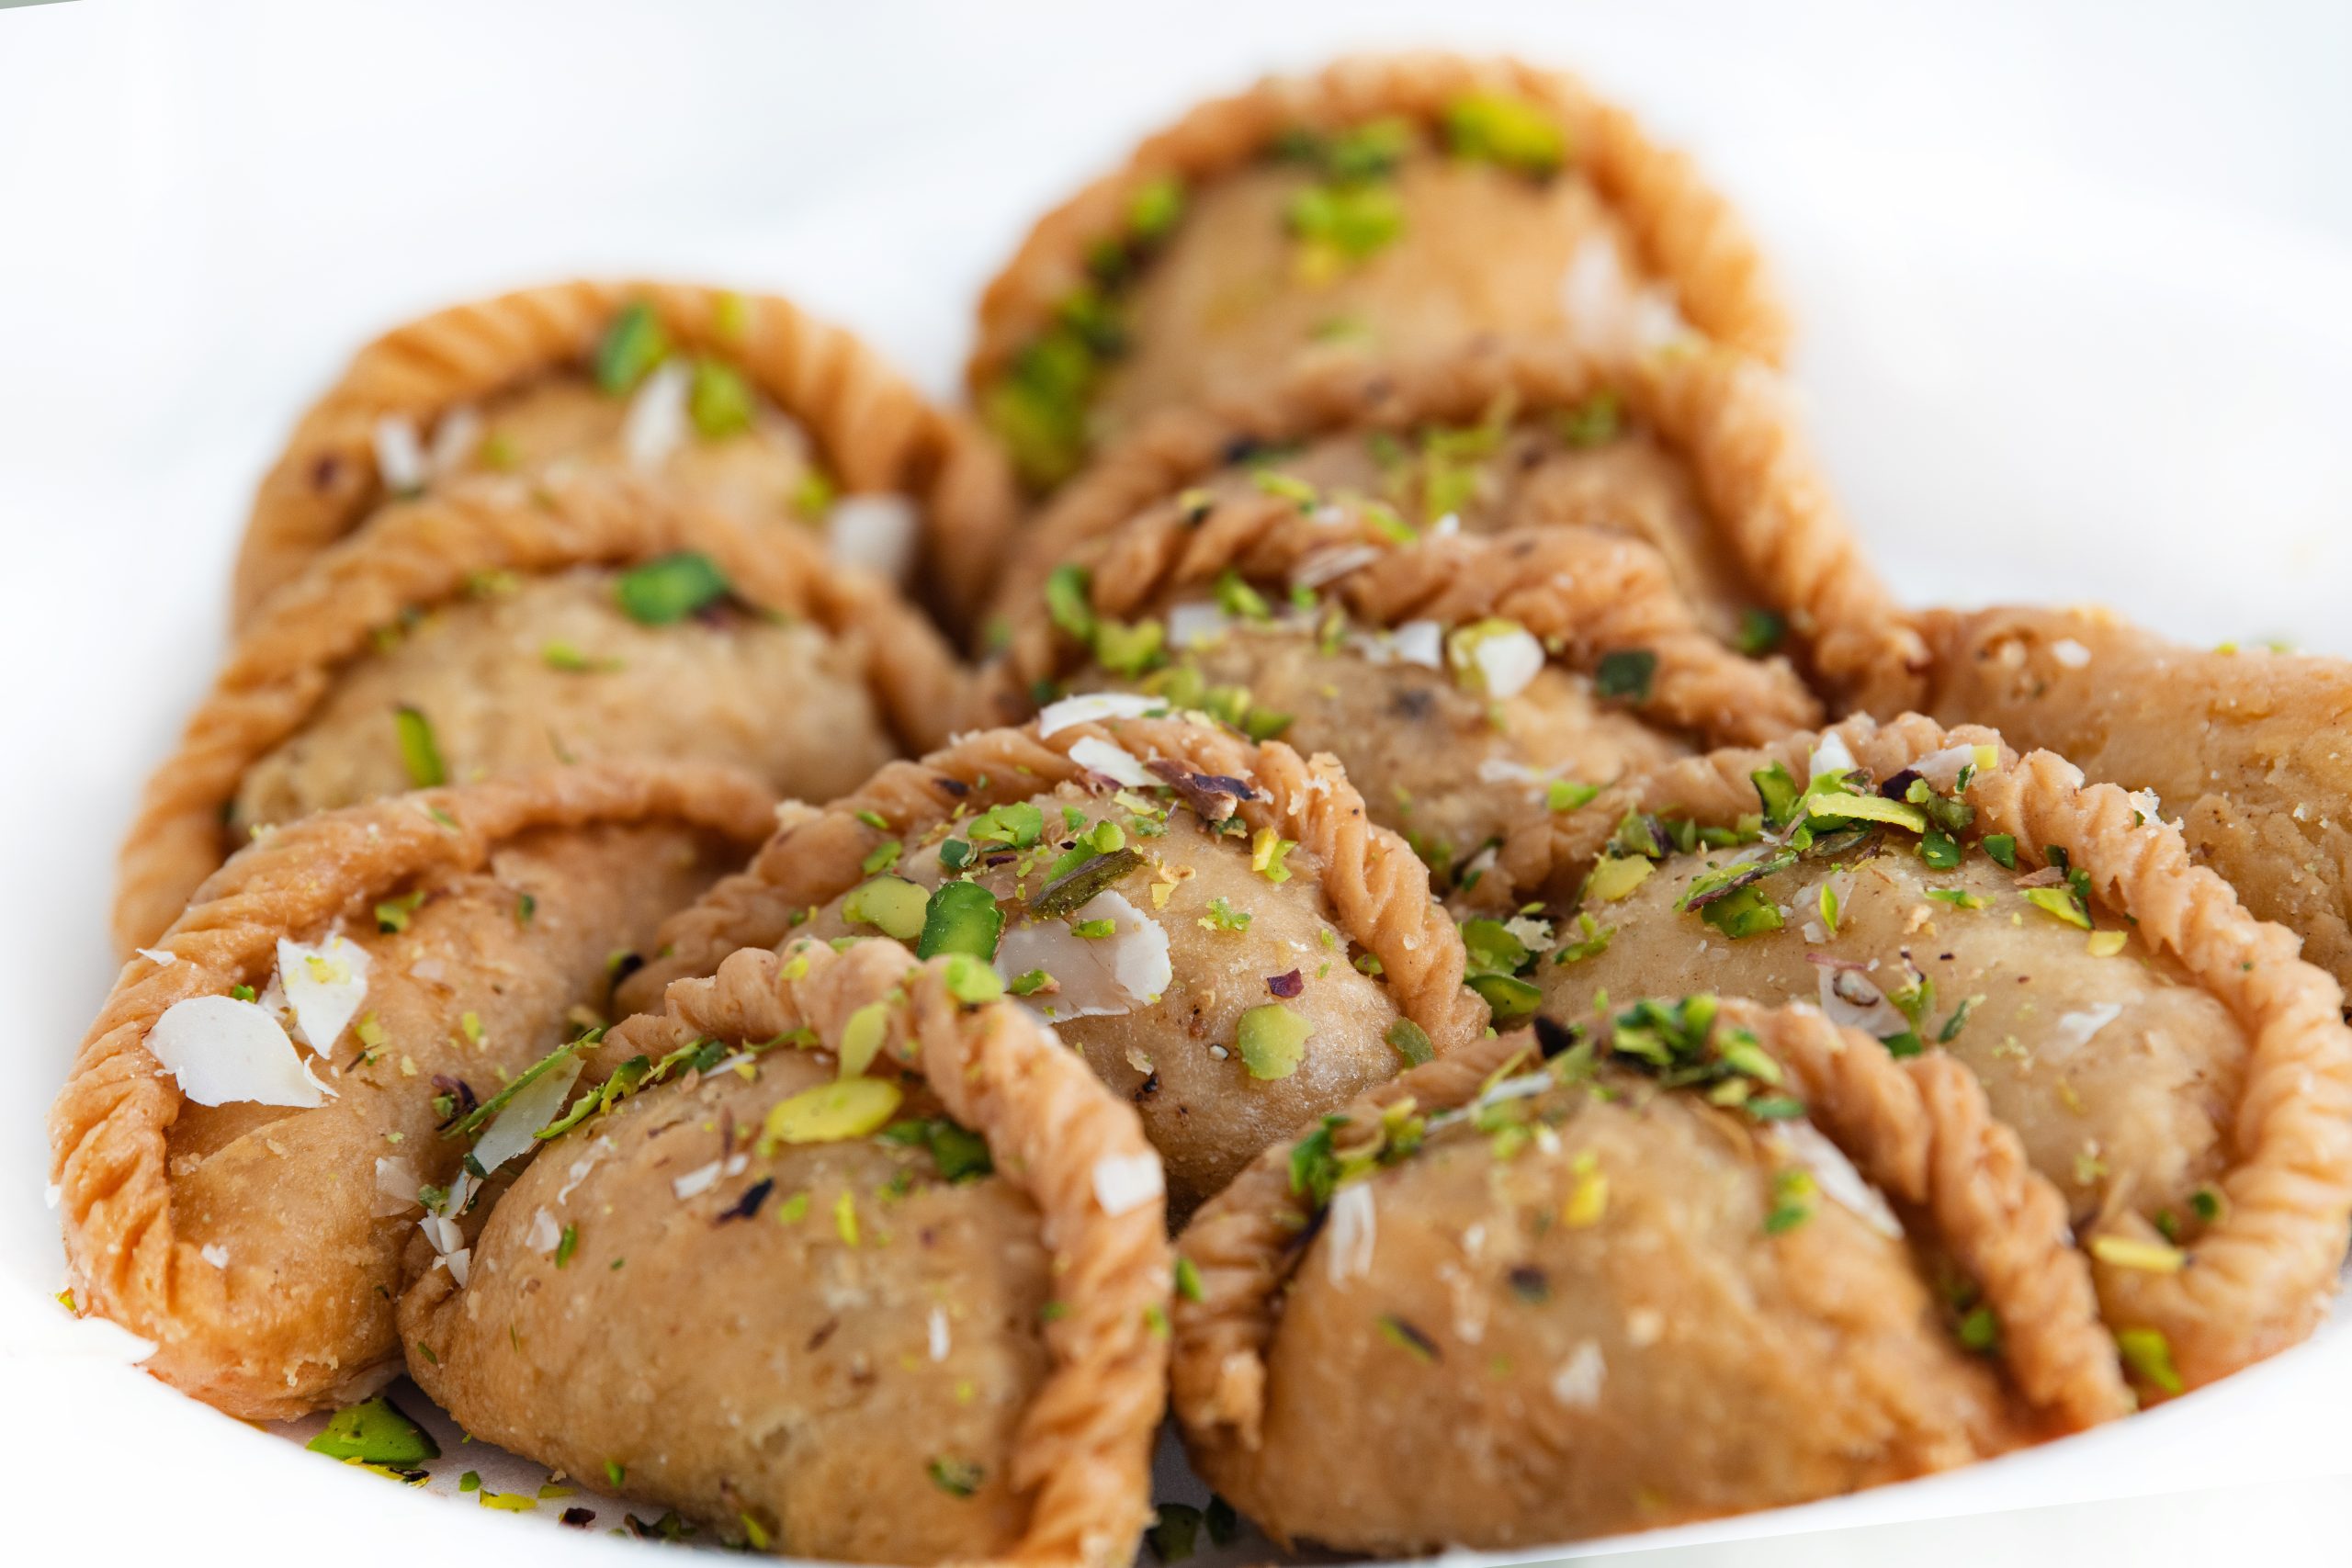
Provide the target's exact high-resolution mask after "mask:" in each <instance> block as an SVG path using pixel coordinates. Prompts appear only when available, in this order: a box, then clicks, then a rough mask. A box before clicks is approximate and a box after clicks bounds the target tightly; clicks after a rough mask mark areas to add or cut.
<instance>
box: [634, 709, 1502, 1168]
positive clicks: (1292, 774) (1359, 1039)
mask: <svg viewBox="0 0 2352 1568" xmlns="http://www.w3.org/2000/svg"><path fill="white" fill-rule="evenodd" d="M1166 711H1167V705H1166V703H1165V702H1164V701H1161V700H1159V699H1154V698H1149V697H1140V696H1135V695H1132V694H1124V693H1114V694H1099V695H1089V696H1080V697H1073V698H1070V699H1069V700H1068V701H1067V702H1065V703H1061V704H1057V705H1055V706H1053V707H1051V708H1048V709H1047V710H1046V712H1045V713H1044V714H1042V715H1041V716H1039V718H1038V720H1037V721H1036V722H1035V724H1033V725H1031V726H1029V727H1027V728H1023V729H1004V730H992V731H989V732H986V733H983V734H979V735H975V736H970V737H967V738H966V739H963V740H961V741H959V742H957V743H956V744H955V745H953V746H950V747H948V748H947V749H946V750H941V751H936V752H933V753H932V754H931V755H930V756H928V757H925V758H923V759H922V760H921V761H914V762H894V763H892V764H891V765H890V766H889V767H888V768H885V769H884V770H883V771H882V772H881V773H878V774H876V776H875V778H874V780H873V781H872V782H871V783H870V784H866V785H865V787H864V788H863V789H860V790H858V791H857V792H856V793H854V794H853V795H847V796H845V797H843V798H842V799H841V800H839V801H836V802H834V803H833V804H832V805H831V807H827V808H825V809H824V810H823V811H821V812H811V813H807V814H805V815H796V816H794V817H789V818H787V819H786V823H785V825H784V827H783V828H782V829H781V830H780V831H779V832H778V833H777V834H776V836H775V838H774V839H773V840H770V841H769V843H768V844H767V845H766V847H764V848H763V849H762V850H761V851H760V852H759V854H758V855H757V856H756V857H755V858H754V859H753V860H752V864H751V866H750V867H749V869H747V870H746V871H745V872H743V873H742V874H740V875H736V876H730V877H728V878H727V879H725V880H724V881H722V882H720V883H719V884H718V885H717V886H714V887H713V888H712V889H711V891H710V892H709V894H707V896H706V897H704V898H703V899H702V900H701V901H700V902H699V903H698V904H696V905H695V906H694V907H693V908H689V909H686V910H684V911H681V912H680V913H679V914H678V915H677V916H676V917H674V918H673V919H670V920H668V921H666V922H665V923H664V924H663V926H662V932H661V936H660V939H659V942H660V952H659V953H657V955H656V956H655V957H654V958H653V959H652V961H651V962H650V964H648V966H647V967H646V968H645V969H644V970H643V971H641V972H640V973H639V974H638V975H637V976H633V977H632V979H631V980H630V981H629V983H628V986H627V987H625V988H624V990H623V992H622V999H623V1002H624V1004H625V1005H629V1006H637V1007H642V1006H645V1005H646V1004H647V1002H648V1001H649V1000H650V998H651V997H653V996H656V995H659V992H658V990H656V989H655V987H659V986H661V985H662V984H664V983H666V982H667V981H668V980H670V979H671V978H673V977H674V976H682V975H697V974H708V973H709V972H711V971H712V970H713V969H715V968H716V967H717V966H718V962H719V960H720V959H722V958H724V957H725V956H726V955H727V954H728V953H732V952H734V951H735V950H736V949H737V948H739V947H771V946H774V945H775V944H777V943H780V942H783V941H785V940H786V938H787V937H790V936H792V935H794V934H796V933H797V934H808V935H814V936H819V937H824V938H829V939H830V938H847V937H854V936H870V935H873V934H875V933H876V932H879V933H881V934H884V935H888V936H892V937H896V938H898V939H899V940H901V941H905V942H912V943H914V944H915V946H916V949H917V951H918V952H920V953H922V955H923V956H925V957H930V956H933V955H935V954H937V953H944V952H963V953H970V954H972V955H973V956H975V957H978V958H981V959H985V960H988V961H989V962H991V963H992V964H994V965H995V967H996V969H997V970H998V971H999V973H1000V975H1001V978H1002V979H1003V980H1004V982H1005V983H1006V985H1007V987H1008V988H1009V989H1010V990H1011V991H1012V993H1013V994H1014V995H1015V996H1016V997H1019V998H1023V1000H1024V1001H1025V1002H1026V1003H1027V1004H1028V1005H1029V1006H1030V1007H1031V1008H1033V1009H1034V1010H1035V1011H1036V1012H1037V1013H1038V1014H1039V1015H1041V1016H1042V1017H1044V1018H1045V1019H1046V1020H1047V1021H1050V1022H1052V1023H1053V1025H1054V1026H1055V1028H1056V1029H1057V1030H1058V1031H1059V1032H1060V1033H1061V1035H1062V1037H1063V1038H1064V1039H1065V1040H1067V1041H1068V1042H1069V1044H1070V1045H1071V1046H1072V1047H1073V1048H1074V1049H1076V1050H1078V1051H1079V1052H1080V1053H1081V1054H1082V1055H1084V1056H1085V1057H1086V1059H1087V1061H1088V1063H1089V1064H1091V1066H1093V1068H1094V1070H1095V1071H1096V1072H1097V1073H1098V1074H1100V1075H1101V1076H1102V1077H1103V1079H1104V1081H1106V1082H1107V1083H1109V1084H1110V1085H1111V1087H1112V1088H1113V1089H1115V1090H1116V1091H1118V1092H1119V1093H1121V1094H1123V1095H1125V1096H1127V1097H1129V1098H1130V1099H1131V1100H1133V1101H1134V1102H1135V1104H1136V1109H1137V1110H1138V1111H1141V1113H1142V1115H1143V1123H1144V1129H1145V1131H1146V1132H1147V1133H1148V1134H1150V1136H1151V1139H1152V1142H1153V1144H1154V1145H1156V1146H1157V1147H1158V1148H1159V1152H1160V1154H1161V1156H1162V1157H1163V1158H1165V1159H1166V1161H1167V1162H1168V1179H1169V1190H1170V1195H1171V1199H1170V1204H1171V1207H1172V1208H1174V1209H1176V1210H1178V1211H1179V1212H1182V1211H1184V1210H1187V1209H1189V1208H1190V1207H1191V1205H1192V1204H1193V1203H1195V1202H1198V1201H1200V1200H1201V1199H1203V1198H1204V1197H1206V1196H1207V1195H1208V1194H1210V1193H1212V1192H1214V1191H1216V1190H1217V1189H1218V1188H1219V1187H1221V1186H1223V1185H1224V1184H1225V1182H1226V1181H1227V1179H1229V1178H1230V1177H1231V1176H1232V1174H1233V1173H1234V1172H1235V1171H1236V1170H1238V1169H1239V1168H1241V1166H1242V1165H1243V1164H1244V1163H1246V1162H1247V1161H1248V1160H1249V1158H1250V1156H1252V1155H1254V1154H1256V1153H1257V1152H1258V1151H1259V1150H1260V1149H1261V1148H1264V1147H1265V1146H1266V1145H1268V1144H1270V1143H1272V1141H1273V1140H1274V1139H1276V1138H1278V1137H1281V1136H1282V1135H1283V1134H1285V1133H1287V1132H1289V1131H1290V1130H1291V1129H1292V1128H1294V1127H1295V1126H1297V1125H1298V1124H1299V1123H1300V1122H1303V1121H1305V1120H1306V1118H1308V1117H1310V1116H1313V1115H1315V1114H1317V1113H1318V1112H1320V1111H1327V1110H1329V1109H1330V1108H1331V1107H1333V1106H1336V1105H1339V1104H1340V1103H1341V1102H1343V1101H1344V1100H1347V1099H1348V1098H1349V1097H1350V1096H1351V1095H1353V1094H1355V1093H1356V1092H1357V1091H1359V1090H1361V1089H1364V1088H1365V1087H1367V1086H1369V1085H1371V1084H1374V1083H1377V1082H1379V1081H1381V1080H1382V1079H1384V1078H1386V1077H1390V1076H1392V1075H1393V1074H1394V1073H1395V1072H1396V1071H1397V1069H1398V1068H1399V1067H1400V1066H1402V1065H1403V1064H1404V1063H1405V1062H1406V1061H1408V1060H1419V1059H1420V1058H1421V1057H1423V1056H1425V1055H1430V1054H1432V1053H1438V1054H1442V1053H1443V1052H1446V1051H1449V1050H1452V1049H1454V1048H1455V1047H1457V1046H1459V1045H1461V1044H1463V1043H1465V1042H1467V1041H1469V1040H1471V1039H1473V1038H1475V1037H1476V1035H1477V1033H1478V1032H1479V1031H1480V1030H1481V1029H1482V1028H1483V1027H1484V1026H1485V1024H1486V1021H1487V1008H1486V1006H1485V1004H1484V1003H1483V1002H1482V1001H1481V1000H1480V999H1479V998H1478V997H1477V996H1476V995H1475V994H1473V993H1471V992H1469V991H1466V990H1464V988H1463V984H1462V979H1463V966H1464V954H1463V949H1462V943H1461V942H1460V939H1459V938H1458V937H1457V935H1456V933H1455V931H1454V926H1453V921H1452V920H1451V919H1448V918H1447V917H1446V915H1445V914H1444V912H1443V911H1442V909H1440V908H1438V907H1437V906H1436V905H1434V904H1433V903H1431V902H1430V883H1429V875H1428V873H1427V872H1426V871H1425V870H1424V869H1423V867H1422V865H1421V863H1420V862H1419V860H1417V859H1416V858H1414V855H1413V852H1412V851H1411V850H1410V849H1408V847H1407V846H1406V845H1405V843H1404V842H1403V841H1402V840H1399V839H1397V837H1396V836H1395V835H1394V834H1391V833H1389V832H1387V831H1386V830H1385V829H1380V828H1377V827H1374V825H1373V824H1372V823H1371V821H1370V820H1369V818H1368V817H1367V816H1366V813H1365V811H1364V807H1363V801H1362V799H1361V798H1360V797H1359V796H1358V795H1357V794H1356V791H1355V789H1354V788H1353V787H1352V786H1351V784H1349V783H1348V780H1347V776H1346V775H1345V774H1344V773H1341V772H1340V768H1339V767H1338V765H1337V764H1336V763H1334V762H1333V761H1331V760H1330V759H1329V758H1328V757H1317V758H1315V759H1313V760H1311V761H1310V760H1308V759H1305V758H1302V757H1300V756H1299V755H1298V753H1297V752H1295V751H1294V750H1291V749H1290V748H1289V747H1287V746H1284V745H1283V744H1281V743H1280V742H1279V741H1269V742H1266V743H1264V744H1262V745H1257V744H1252V743H1251V742H1250V741H1248V740H1245V739H1242V738H1240V737H1239V736H1238V735H1235V734H1233V733H1232V732H1230V731H1229V730H1226V729H1224V728H1220V727H1218V726H1217V725H1216V724H1215V723H1214V722H1212V721H1210V720H1209V719H1207V718H1206V717H1205V716H1194V717H1192V718H1184V717H1154V716H1144V715H1147V714H1164V713H1166Z"/></svg>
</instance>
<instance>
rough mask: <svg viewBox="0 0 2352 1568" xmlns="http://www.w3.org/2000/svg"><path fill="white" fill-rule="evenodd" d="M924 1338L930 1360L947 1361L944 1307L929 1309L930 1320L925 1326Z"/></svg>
mask: <svg viewBox="0 0 2352 1568" xmlns="http://www.w3.org/2000/svg"><path fill="white" fill-rule="evenodd" d="M924 1337H925V1338H926V1339H927V1340H928V1342H929V1344H928V1348H929V1349H930V1351H931V1359H933V1360H934V1361H944V1360H945V1359H947V1309H946V1308H945V1307H933V1308H932V1309H931V1318H930V1321H929V1322H928V1323H927V1324H926V1325H925V1327H924Z"/></svg>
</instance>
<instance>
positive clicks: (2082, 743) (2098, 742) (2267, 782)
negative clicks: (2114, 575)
mask: <svg viewBox="0 0 2352 1568" xmlns="http://www.w3.org/2000/svg"><path fill="white" fill-rule="evenodd" d="M1917 624H1918V626H1919V628H1920V630H1921V632H1922V633H1923V634H1924V635H1925V636H1926V637H1927V641H1928V649H1929V650H1930V653H1931V655H1932V662H1931V666H1930V673H1929V674H1928V678H1927V680H1926V682H1925V686H1924V690H1922V689H1920V688H1918V687H1917V686H1914V687H1911V688H1909V689H1906V690H1902V691H1900V692H1899V693H1896V694H1888V695H1887V696H1874V697H1873V698H1872V700H1871V711H1872V712H1875V713H1879V714H1882V715H1884V714H1887V713H1890V712H1892V711H1894V709H1893V708H1891V707H1890V706H1889V701H1890V700H1891V698H1892V697H1893V696H1894V695H1899V696H1900V697H1901V698H1902V700H1903V701H1904V702H1905V703H1907V704H1908V705H1912V706H1916V707H1917V708H1919V709H1920V710H1921V711H1923V712H1926V713H1929V714H1932V715H1934V716H1936V717H1937V718H1939V719H1941V720H1942V721H1943V722H1944V723H1946V724H1985V725H1991V726H1993V727H1994V728H1997V729H1999V730H2000V731H2001V733H2002V734H2004V735H2006V736H2008V737H2009V738H2010V739H2012V740H2013V741H2015V742H2016V743H2017V744H2018V745H2020V746H2037V747H2041V748H2044V749H2047V750H2052V751H2055V752H2057V753H2058V754H2059V755H2060V756H2062V757H2065V758H2067V759H2069V760H2070V761H2073V762H2075V764H2076V765H2077V766H2078V767H2080V768H2081V769H2082V770H2083V771H2084V772H2085V773H2087V774H2089V775H2090V776H2091V777H2092V778H2094V779H2102V780H2105V781H2107V782H2108V783H2110V784H2121V785H2122V786H2123V787H2124V788H2126V789H2130V790H2142V791H2149V792H2152V793H2154V795H2155V796H2156V797H2157V798H2158V800H2159V801H2160V802H2161V803H2162V807H2163V810H2164V812H2165V815H2166V816H2169V817H2177V818H2178V820H2179V823H2180V829H2181V834H2182V836H2183V837H2184V838H2186V839H2187V840H2188V849H2189V852H2190V853H2191V854H2192V855H2194V856H2195V857H2196V858H2197V860H2198V861H2199V863H2202V864H2205V865H2210V866H2211V867H2212V868H2213V869H2214V870H2215V871H2216V872H2219V873H2220V874H2221V875H2222V879H2223V880H2224V881H2226V882H2228V883H2229V884H2230V885H2231V886H2233V887H2234V888H2236V889H2237V892H2238V897H2241V898H2243V899H2245V905H2246V908H2249V909H2251V910H2253V911H2254V912H2255V913H2256V915H2258V916H2260V917H2261V918H2262V919H2267V920H2276V921H2278V923H2279V924H2280V925H2283V926H2286V927H2288V928H2290V930H2293V931H2301V933H2302V936H2303V954H2304V956H2305V957H2307V958H2309V959H2310V960H2311V961H2312V963H2314V964H2318V965H2319V966H2320V967H2322V968H2323V969H2325V970H2327V971H2328V972H2329V973H2331V974H2333V975H2334V976H2335V977H2336V978H2337V980H2339V981H2343V980H2346V979H2352V916H2347V914H2346V911H2347V909H2352V766H2347V765H2346V760H2345V754H2344V750H2343V746H2342V743H2341V740H2340V739H2339V738H2340V737H2341V736H2342V735H2344V734H2345V732H2346V728H2347V727H2352V666H2347V665H2346V662H2345V661H2344V660H2340V659H2329V658H2322V657H2317V656H2312V655H2297V654H2286V653H2274V652H2271V651H2270V650H2268V649H2260V648H2247V649H2199V648H2189V647H2187V646H2185V645H2183V644H2180V643H2177V642H2174V641H2171V640H2170V639H2168V638H2165V637H2158V636H2157V635H2155V634H2154V633H2153V632H2148V631H2144V630H2143V629H2141V628H2140V627H2138V626H2132V625H2131V623H2130V622H2128V621H2125V620H2122V619H2120V617H2118V616H2115V615H2109V614H2108V613H2106V612H2104V611H2096V610H2039V609H1993V610H1977V611H1950V610H1943V611H1932V612H1929V613H1928V614H1927V615H1922V616H1920V617H1919V618H1918V623H1917Z"/></svg>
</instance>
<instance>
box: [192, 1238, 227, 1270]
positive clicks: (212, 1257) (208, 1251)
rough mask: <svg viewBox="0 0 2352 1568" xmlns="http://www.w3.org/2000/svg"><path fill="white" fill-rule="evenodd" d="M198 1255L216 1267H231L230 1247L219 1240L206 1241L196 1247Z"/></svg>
mask: <svg viewBox="0 0 2352 1568" xmlns="http://www.w3.org/2000/svg"><path fill="white" fill-rule="evenodd" d="M196 1255H197V1256H198V1258H203V1259H204V1260H205V1261H206V1262H207V1263H209V1264H211V1265H212V1267H214V1268H215V1269H226V1268H227V1267H229V1249H228V1248H227V1247H222V1246H221V1245H220V1243H218V1242H206V1243H205V1244H204V1245H203V1246H202V1247H198V1248H197V1249H196Z"/></svg>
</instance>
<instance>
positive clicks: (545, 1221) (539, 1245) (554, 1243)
mask: <svg viewBox="0 0 2352 1568" xmlns="http://www.w3.org/2000/svg"><path fill="white" fill-rule="evenodd" d="M562 1243H563V1227H562V1226H560V1225H559V1224H556V1223H555V1216H554V1215H553V1214H550V1213H548V1212H547V1211H546V1210H545V1209H535V1210H533V1211H532V1212H531V1228H530V1229H529V1230H527V1231H525V1232H524V1233H523V1245H524V1246H525V1247H529V1248H530V1249H531V1250H532V1251H533V1252H541V1253H545V1252H553V1251H554V1250H555V1249H556V1248H557V1247H560V1246H561V1245H562Z"/></svg>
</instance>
